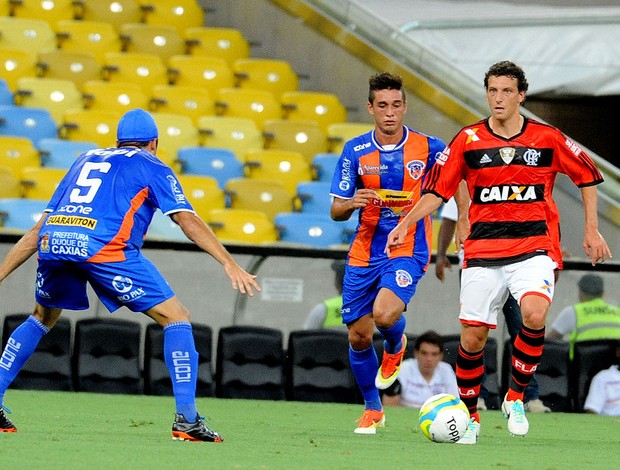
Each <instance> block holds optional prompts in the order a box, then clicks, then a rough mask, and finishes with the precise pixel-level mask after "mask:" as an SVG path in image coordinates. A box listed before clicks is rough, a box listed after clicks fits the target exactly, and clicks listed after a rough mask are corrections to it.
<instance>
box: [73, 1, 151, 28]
mask: <svg viewBox="0 0 620 470" xmlns="http://www.w3.org/2000/svg"><path fill="white" fill-rule="evenodd" d="M80 2H81V3H82V5H83V7H82V8H83V12H82V17H81V18H80V19H81V20H86V21H100V22H105V23H110V24H111V25H112V26H114V28H115V29H116V31H120V28H121V26H122V25H123V24H125V23H141V22H142V19H143V13H142V10H141V8H140V4H139V2H138V0H80Z"/></svg>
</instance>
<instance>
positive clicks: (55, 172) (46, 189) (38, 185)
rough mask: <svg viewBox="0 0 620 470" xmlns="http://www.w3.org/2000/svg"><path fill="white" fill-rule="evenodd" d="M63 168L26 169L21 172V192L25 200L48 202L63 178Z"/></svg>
mask: <svg viewBox="0 0 620 470" xmlns="http://www.w3.org/2000/svg"><path fill="white" fill-rule="evenodd" d="M66 173H67V170H66V169H64V168H45V167H40V166H39V167H33V166H30V167H26V168H24V169H23V170H22V180H21V183H22V188H23V189H22V191H23V194H24V197H25V198H26V199H45V200H49V199H50V198H51V197H52V194H54V191H56V188H57V187H58V185H59V184H60V180H61V179H62V178H63V177H64V176H65V174H66Z"/></svg>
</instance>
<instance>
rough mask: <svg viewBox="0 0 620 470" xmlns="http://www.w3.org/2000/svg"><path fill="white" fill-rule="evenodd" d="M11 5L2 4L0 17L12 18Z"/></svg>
mask: <svg viewBox="0 0 620 470" xmlns="http://www.w3.org/2000/svg"><path fill="white" fill-rule="evenodd" d="M10 14H11V5H10V4H9V2H0V16H10Z"/></svg>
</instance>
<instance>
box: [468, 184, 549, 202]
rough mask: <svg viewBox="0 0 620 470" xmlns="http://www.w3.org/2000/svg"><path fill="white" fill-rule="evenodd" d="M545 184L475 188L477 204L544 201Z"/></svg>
mask: <svg viewBox="0 0 620 470" xmlns="http://www.w3.org/2000/svg"><path fill="white" fill-rule="evenodd" d="M544 199H545V186H544V185H542V184H536V185H512V184H506V185H501V186H490V187H480V186H476V187H475V188H474V198H473V200H474V202H475V203H476V204H497V203H501V202H525V203H529V202H536V201H544Z"/></svg>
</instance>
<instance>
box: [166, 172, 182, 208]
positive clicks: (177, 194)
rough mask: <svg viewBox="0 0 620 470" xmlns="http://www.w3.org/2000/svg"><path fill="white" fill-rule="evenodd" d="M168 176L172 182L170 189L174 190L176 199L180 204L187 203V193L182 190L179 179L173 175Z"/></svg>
mask: <svg viewBox="0 0 620 470" xmlns="http://www.w3.org/2000/svg"><path fill="white" fill-rule="evenodd" d="M166 178H167V179H168V181H169V182H170V189H171V190H172V194H174V198H175V199H176V201H177V202H178V203H179V204H185V203H186V202H187V201H186V199H185V194H183V191H181V188H180V187H179V182H178V181H177V179H176V178H175V177H174V176H172V175H168V176H166Z"/></svg>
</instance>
